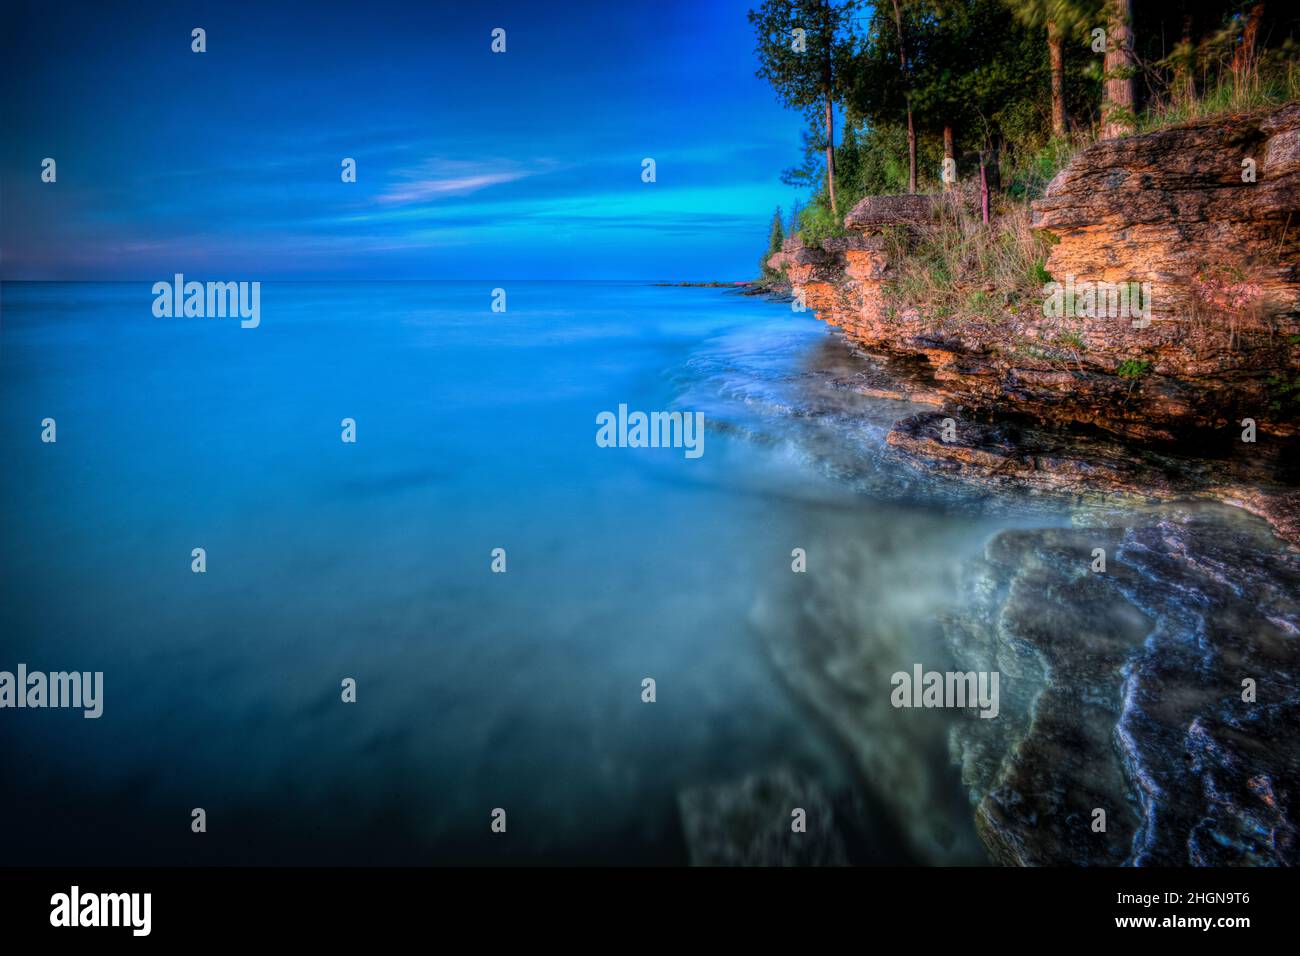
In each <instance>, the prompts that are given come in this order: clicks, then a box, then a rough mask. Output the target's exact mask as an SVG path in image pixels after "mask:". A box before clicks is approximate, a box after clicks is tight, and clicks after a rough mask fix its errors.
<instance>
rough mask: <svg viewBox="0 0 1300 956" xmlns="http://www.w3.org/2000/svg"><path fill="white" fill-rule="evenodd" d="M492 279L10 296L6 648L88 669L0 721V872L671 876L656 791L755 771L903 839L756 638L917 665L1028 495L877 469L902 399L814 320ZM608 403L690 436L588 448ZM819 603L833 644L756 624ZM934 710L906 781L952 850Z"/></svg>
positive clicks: (707, 299)
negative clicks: (835, 557)
mask: <svg viewBox="0 0 1300 956" xmlns="http://www.w3.org/2000/svg"><path fill="white" fill-rule="evenodd" d="M497 284H499V283H492V282H481V283H479V282H475V283H468V282H467V283H342V284H296V283H280V284H265V285H264V286H263V289H262V306H261V308H262V321H261V326H260V328H257V329H250V330H244V329H241V328H239V326H238V323H237V322H235V321H233V320H228V319H211V320H209V319H184V318H173V319H155V318H154V317H153V316H152V313H151V305H152V296H151V294H150V291H149V285H150V284H149V283H139V284H132V283H127V284H52V283H51V284H22V283H18V284H12V283H6V284H5V285H4V286H3V290H2V295H3V301H2V306H3V315H2V317H0V442H2V443H3V447H4V449H5V466H4V468H3V474H2V475H0V485H2V491H3V501H4V526H3V560H4V568H3V583H0V599H2V601H3V604H2V607H0V613H2V616H0V627H2V628H3V629H2V631H0V669H12V668H13V667H14V666H15V665H16V664H17V663H18V662H20V661H21V662H24V663H26V664H27V665H28V666H29V668H31V669H43V670H62V669H75V670H92V671H93V670H102V671H103V672H104V673H105V685H106V690H105V703H104V716H103V717H102V718H101V719H99V720H84V719H82V718H81V716H80V713H79V712H76V711H49V710H47V711H29V710H27V711H15V710H8V711H5V712H0V763H2V764H3V766H4V768H5V785H4V787H3V788H0V789H2V790H3V793H0V817H2V818H3V819H5V820H9V821H14V820H22V821H24V823H23V825H22V826H21V827H17V828H11V829H10V830H9V832H7V833H6V837H5V839H4V840H3V841H0V862H3V863H10V864H21V863H132V862H162V861H167V862H189V861H192V862H246V863H315V862H324V861H329V862H345V863H346V862H356V863H377V862H412V863H433V862H499V861H520V862H582V861H602V862H629V863H644V862H682V861H684V860H685V859H686V856H687V849H686V845H685V842H684V837H683V832H682V826H681V822H680V819H679V814H678V809H677V807H678V804H677V799H678V796H679V794H680V793H682V792H683V791H684V790H686V789H688V788H691V787H696V786H704V785H716V784H728V783H732V782H735V781H737V780H739V779H740V778H742V777H743V776H744V775H746V774H748V773H751V772H756V771H764V770H767V769H770V768H773V767H778V766H784V767H791V768H794V769H795V770H796V771H797V772H798V773H800V774H801V775H804V776H805V777H807V778H808V779H811V780H815V781H817V782H818V783H819V784H820V785H821V786H823V787H824V788H825V789H826V791H827V792H830V793H834V794H849V795H851V796H853V797H855V798H856V799H858V800H859V801H865V804H866V806H867V808H868V812H866V813H865V814H864V822H862V823H861V827H862V828H863V841H864V842H863V844H862V846H861V847H859V850H858V852H859V853H861V854H865V855H866V856H867V857H868V858H869V859H873V860H876V861H878V862H900V861H905V860H908V859H911V856H910V855H909V854H910V852H911V851H909V850H908V849H907V848H906V846H905V845H903V842H902V841H900V840H898V839H897V838H896V830H897V826H896V825H895V824H894V823H893V822H891V821H890V819H889V817H888V809H887V808H885V807H880V808H878V811H879V812H875V811H873V810H872V808H873V807H875V806H876V803H877V802H878V798H879V794H880V792H881V790H887V789H888V788H889V784H890V781H888V780H880V779H876V780H866V779H863V774H862V772H861V764H859V763H857V762H856V761H855V759H854V755H853V754H852V753H848V752H846V748H845V746H844V744H843V740H842V738H841V737H839V736H836V735H834V734H833V733H832V732H831V731H830V729H829V727H828V726H827V722H826V720H825V719H824V714H823V713H820V712H819V711H818V708H816V707H813V706H810V705H809V701H808V700H807V698H806V697H805V696H803V695H801V694H800V693H797V692H796V691H795V689H794V685H797V684H798V679H797V677H798V675H797V674H796V675H794V680H793V682H792V672H791V671H790V670H789V665H788V663H784V664H783V663H782V662H783V661H786V662H788V661H789V660H790V659H792V658H793V657H797V656H798V655H792V654H788V653H785V651H787V650H793V649H796V648H801V647H804V646H805V644H804V642H815V641H819V640H820V641H825V640H831V641H843V640H852V639H854V638H855V637H856V635H857V634H858V632H859V631H863V632H865V631H872V630H874V631H876V632H879V633H882V634H884V633H888V634H889V635H891V637H890V638H889V646H891V647H894V648H896V650H897V658H898V665H899V666H900V667H907V668H910V666H911V664H912V663H913V662H914V661H926V662H929V661H934V662H935V663H936V664H938V663H939V660H938V658H937V657H936V656H935V655H936V654H937V653H939V652H938V651H936V649H935V647H936V645H935V640H936V638H935V634H936V632H935V624H934V620H935V616H936V613H937V612H938V611H939V610H941V609H942V607H943V605H944V602H945V601H947V600H949V599H950V596H951V594H952V588H951V587H950V581H951V574H952V570H953V569H954V568H955V567H956V566H957V564H958V562H959V561H961V560H962V559H963V558H964V557H965V556H967V555H969V554H971V553H973V552H974V551H975V550H977V549H978V548H979V547H980V546H981V545H982V543H983V542H984V541H985V540H986V539H987V537H988V536H989V535H990V534H991V533H992V532H993V531H995V530H996V529H997V528H999V527H1002V526H1005V525H1007V524H1010V523H1014V522H1017V521H1021V520H1026V519H1025V517H1024V516H1023V515H1021V514H1019V513H1017V512H1015V510H1014V509H1013V510H1012V511H1001V512H998V513H994V512H992V511H990V510H989V509H988V508H972V507H969V506H968V505H969V503H963V502H962V501H961V500H960V499H959V498H956V497H954V495H955V494H956V492H953V491H952V490H951V489H943V488H935V487H927V486H926V485H925V484H922V483H919V481H920V480H919V479H918V478H917V476H916V474H915V473H913V472H911V471H910V470H908V469H902V468H900V467H898V465H897V464H896V463H893V462H891V461H889V460H887V458H886V457H885V455H884V447H885V446H884V445H883V436H884V433H885V430H886V429H887V427H888V424H889V423H890V422H891V421H893V420H894V419H895V418H897V417H898V416H899V414H900V409H899V408H898V407H897V406H896V405H893V404H891V403H879V402H877V403H875V404H873V401H872V400H869V399H864V398H862V397H860V396H858V395H856V394H855V393H854V392H853V391H852V390H851V388H850V386H851V384H852V377H853V374H854V372H853V369H854V364H853V360H852V359H851V357H850V356H849V355H848V353H847V352H846V350H845V349H844V348H843V346H841V345H840V344H839V343H838V341H837V340H835V339H834V338H833V337H832V335H831V334H830V333H829V332H828V330H827V329H826V328H825V327H824V326H822V325H821V324H820V323H817V322H816V321H815V320H813V319H812V318H811V316H810V315H799V314H794V313H792V312H791V311H790V310H789V308H788V307H787V306H783V305H780V304H777V303H773V302H768V301H762V300H758V299H753V298H745V297H741V296H738V295H735V294H733V293H729V292H724V291H721V290H715V289H681V288H657V287H653V286H647V285H644V284H636V283H509V284H506V288H507V291H508V294H509V311H508V312H506V313H504V314H494V313H492V312H491V311H490V309H489V305H490V295H491V288H492V286H494V285H497ZM619 403H626V404H628V405H629V406H630V407H631V408H632V409H641V410H645V411H653V410H664V409H685V410H702V411H704V413H705V415H706V421H707V434H706V440H705V453H704V455H703V457H702V458H699V459H697V460H690V459H687V458H685V457H684V455H683V454H682V452H681V451H680V450H672V449H602V448H599V447H597V446H596V444H595V441H594V436H595V430H596V429H595V416H596V414H597V413H598V412H600V411H603V410H614V409H616V408H617V406H618V404H619ZM46 417H51V418H54V419H56V421H57V428H58V441H57V443H56V444H43V443H42V442H41V441H40V432H41V425H40V423H41V421H42V419H44V418H46ZM345 417H351V418H354V419H355V420H356V422H357V433H358V441H357V443H356V444H345V443H343V442H342V441H340V420H341V419H343V418H345ZM1034 519H1035V520H1037V521H1038V522H1039V523H1042V522H1043V520H1044V516H1043V514H1042V513H1041V512H1040V513H1038V514H1037V515H1035V516H1034ZM1047 520H1051V521H1055V520H1063V519H1062V518H1061V516H1052V515H1048V516H1047ZM195 547H202V548H205V549H206V551H207V572H206V573H205V574H194V573H191V570H190V562H191V557H190V552H191V549H192V548H195ZM794 547H804V548H806V549H808V551H809V561H810V568H809V573H808V574H807V575H794V574H792V573H791V570H790V560H791V559H790V552H791V549H792V548H794ZM845 547H852V548H854V549H856V550H855V553H856V554H857V555H858V566H860V567H861V568H862V569H864V570H862V572H861V573H860V574H859V575H858V576H857V577H856V578H854V577H849V576H846V575H844V574H843V573H842V566H839V565H837V566H836V567H827V563H828V560H829V559H828V556H830V555H832V554H834V553H836V550H835V549H843V548H845ZM494 548H505V549H506V551H507V555H508V559H507V560H508V569H509V570H508V572H507V573H505V574H494V573H491V570H490V563H491V552H492V550H493V549H494ZM819 560H822V561H823V563H822V564H821V565H820V566H819V565H818V561H819ZM828 592H830V593H832V594H838V595H839V597H838V598H837V599H836V600H837V601H839V602H840V606H842V607H843V608H848V609H850V611H847V612H845V613H844V614H838V616H836V615H829V617H836V620H835V622H834V623H833V624H828V625H826V628H827V633H823V634H815V633H807V632H795V631H796V630H797V629H793V628H789V627H788V626H787V625H786V624H785V623H783V622H787V621H789V620H791V619H793V618H792V614H793V612H794V611H796V610H799V609H806V608H807V606H808V605H809V603H810V602H825V601H826V600H827V598H826V594H827V593H828ZM840 599H843V600H842V601H841V600H840ZM845 614H847V615H848V616H847V617H845ZM825 617H827V615H823V616H822V618H823V619H824V618H825ZM813 618H816V615H814V616H813V617H812V618H810V617H809V616H807V615H804V616H803V617H801V618H799V619H801V620H804V621H807V620H810V619H813ZM345 677H353V678H355V679H356V681H357V684H358V701H357V703H355V704H344V703H342V702H341V701H340V681H341V680H342V679H343V678H345ZM644 677H653V678H654V679H655V680H656V681H657V692H658V701H657V702H656V703H654V704H652V705H651V704H645V703H643V702H642V701H641V696H640V695H641V680H642V678H644ZM878 730H879V733H880V734H888V733H889V728H888V727H887V726H882V727H880V728H878ZM872 732H873V731H872V729H871V728H868V731H867V733H868V736H869V735H870V733H872ZM945 732H946V729H945V727H944V726H943V725H942V724H936V725H935V728H934V731H933V735H932V736H933V741H932V742H933V743H934V747H928V748H920V749H919V750H918V751H917V752H916V753H914V754H910V755H909V754H904V755H903V756H902V757H901V758H899V759H900V760H901V761H902V762H903V763H904V764H906V763H908V762H909V761H911V762H914V763H915V764H916V765H917V766H915V767H908V766H904V767H902V768H900V770H899V772H900V773H901V774H904V775H907V774H915V773H924V774H926V775H927V776H928V778H930V779H932V780H933V781H935V782H934V784H933V791H934V792H935V793H936V794H938V795H939V796H938V797H937V798H936V799H937V802H936V804H935V807H934V811H933V818H934V827H935V830H936V834H937V836H936V837H935V838H936V839H938V840H940V841H941V842H943V843H944V845H945V846H946V847H947V848H948V852H949V858H950V859H952V860H954V861H957V862H977V861H979V860H981V859H983V856H982V854H981V853H980V851H979V850H978V849H976V844H975V842H974V839H973V836H972V834H971V832H970V823H969V808H968V807H967V806H966V805H965V803H964V801H965V797H964V795H963V794H962V792H961V788H960V785H959V782H958V780H957V777H956V771H955V770H952V769H951V767H950V766H948V764H947V762H946V761H945V759H944V757H943V755H942V753H941V752H940V751H941V750H942V741H943V739H944V734H945ZM850 749H851V748H850ZM936 754H937V756H936ZM193 807H203V808H204V809H206V811H207V813H208V828H209V832H208V833H207V834H205V835H203V836H202V837H197V836H195V835H193V834H191V833H190V826H189V825H190V810H191V809H192V808H193ZM496 807H503V808H506V810H507V812H508V821H509V823H508V834H507V836H506V837H504V838H503V837H499V836H493V835H492V834H491V833H490V832H489V827H488V824H489V815H490V813H491V811H492V809H493V808H496ZM927 837H928V835H926V834H922V835H921V839H922V840H924V839H926V838H927ZM859 859H861V857H859Z"/></svg>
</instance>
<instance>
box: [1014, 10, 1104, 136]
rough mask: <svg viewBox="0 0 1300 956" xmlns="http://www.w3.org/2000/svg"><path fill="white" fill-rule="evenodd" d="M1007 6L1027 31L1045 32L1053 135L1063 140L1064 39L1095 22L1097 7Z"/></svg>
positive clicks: (1067, 122)
mask: <svg viewBox="0 0 1300 956" xmlns="http://www.w3.org/2000/svg"><path fill="white" fill-rule="evenodd" d="M1007 2H1008V6H1010V7H1011V10H1012V12H1013V13H1014V14H1015V15H1016V19H1017V20H1019V21H1020V22H1021V23H1023V24H1024V25H1025V26H1027V27H1031V28H1033V29H1039V30H1045V31H1046V33H1047V55H1048V62H1049V64H1050V70H1051V87H1052V135H1053V136H1064V135H1065V134H1066V133H1068V132H1069V129H1070V118H1069V114H1068V112H1067V111H1066V108H1065V46H1064V44H1065V38H1066V37H1068V36H1071V35H1073V34H1075V33H1077V32H1078V30H1079V28H1080V27H1083V26H1086V25H1088V24H1089V23H1091V22H1093V19H1092V18H1095V17H1096V16H1097V4H1096V3H1095V2H1093V0H1007Z"/></svg>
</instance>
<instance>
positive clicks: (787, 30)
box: [749, 0, 858, 215]
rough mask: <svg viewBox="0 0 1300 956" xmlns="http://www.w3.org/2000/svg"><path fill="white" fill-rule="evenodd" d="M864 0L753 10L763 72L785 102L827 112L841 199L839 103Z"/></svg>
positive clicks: (831, 173) (768, 4)
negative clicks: (837, 146) (837, 147)
mask: <svg viewBox="0 0 1300 956" xmlns="http://www.w3.org/2000/svg"><path fill="white" fill-rule="evenodd" d="M857 2H858V0H848V2H845V3H841V4H840V5H838V6H832V4H831V2H830V0H764V3H763V5H762V6H761V7H759V8H758V9H757V10H751V11H749V22H750V23H752V24H753V25H754V32H755V35H756V38H757V41H758V47H757V53H758V60H759V68H758V70H757V75H758V76H759V77H761V78H762V79H764V80H767V81H768V83H770V84H771V85H772V88H773V89H774V90H776V93H777V96H778V97H780V99H781V102H782V103H783V104H784V105H785V106H787V107H790V108H793V109H800V110H803V111H804V112H805V113H807V114H808V115H809V117H810V118H811V117H812V116H814V115H816V114H817V113H821V115H822V121H823V122H824V129H825V138H824V141H823V142H822V143H821V147H822V149H824V151H825V164H826V192H827V196H828V198H829V200H830V204H831V211H832V212H833V213H834V214H835V215H838V214H839V212H838V209H837V208H836V203H835V102H836V100H837V98H838V97H839V92H840V90H839V88H840V85H841V79H842V76H843V73H844V70H845V67H846V66H847V64H848V62H849V59H850V56H851V51H852V46H853V42H854V40H853V29H852V22H853V21H852V14H853V11H854V9H855V8H856V6H857Z"/></svg>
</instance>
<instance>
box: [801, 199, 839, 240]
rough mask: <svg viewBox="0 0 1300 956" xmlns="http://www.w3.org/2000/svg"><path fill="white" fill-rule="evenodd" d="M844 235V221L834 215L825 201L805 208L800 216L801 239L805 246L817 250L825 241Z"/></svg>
mask: <svg viewBox="0 0 1300 956" xmlns="http://www.w3.org/2000/svg"><path fill="white" fill-rule="evenodd" d="M842 235H844V219H843V217H841V216H836V215H833V214H832V213H831V211H830V207H829V205H828V204H827V203H826V202H825V201H824V200H823V201H821V202H814V203H812V204H811V205H808V206H805V207H804V209H803V212H802V213H801V214H800V216H799V238H800V239H802V240H803V244H804V245H805V246H809V247H811V248H815V247H816V246H819V245H821V243H822V240H823V239H829V238H831V237H832V236H842Z"/></svg>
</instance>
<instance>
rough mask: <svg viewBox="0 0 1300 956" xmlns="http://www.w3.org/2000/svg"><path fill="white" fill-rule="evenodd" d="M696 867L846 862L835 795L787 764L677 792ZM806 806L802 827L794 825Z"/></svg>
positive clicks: (841, 863)
mask: <svg viewBox="0 0 1300 956" xmlns="http://www.w3.org/2000/svg"><path fill="white" fill-rule="evenodd" d="M678 807H679V809H680V812H681V819H682V828H683V830H684V831H685V834H686V844H687V846H688V848H689V849H690V854H691V863H692V864H693V865H695V866H846V865H847V864H848V862H849V859H848V853H847V851H846V849H845V843H844V839H843V837H842V835H841V833H840V831H839V829H838V827H837V823H836V818H835V810H834V807H833V806H832V803H831V800H830V799H829V798H828V796H827V795H826V793H825V792H824V791H823V790H822V789H821V787H820V786H819V785H818V784H816V783H815V782H813V781H811V780H805V779H801V778H800V777H798V776H796V775H795V773H794V772H793V771H791V770H790V769H788V768H784V767H783V768H780V769H777V770H774V771H771V772H768V773H761V774H751V775H750V776H748V777H746V778H744V779H743V780H741V781H739V782H737V783H733V784H722V785H716V786H707V787H696V788H695V789H692V790H687V791H684V792H683V793H681V794H680V795H679V796H678ZM796 809H798V810H802V811H803V813H804V815H805V816H804V819H805V821H806V830H805V831H804V832H795V831H794V829H793V828H792V822H793V819H794V818H793V817H792V816H791V814H792V812H794V811H795V810H796Z"/></svg>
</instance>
